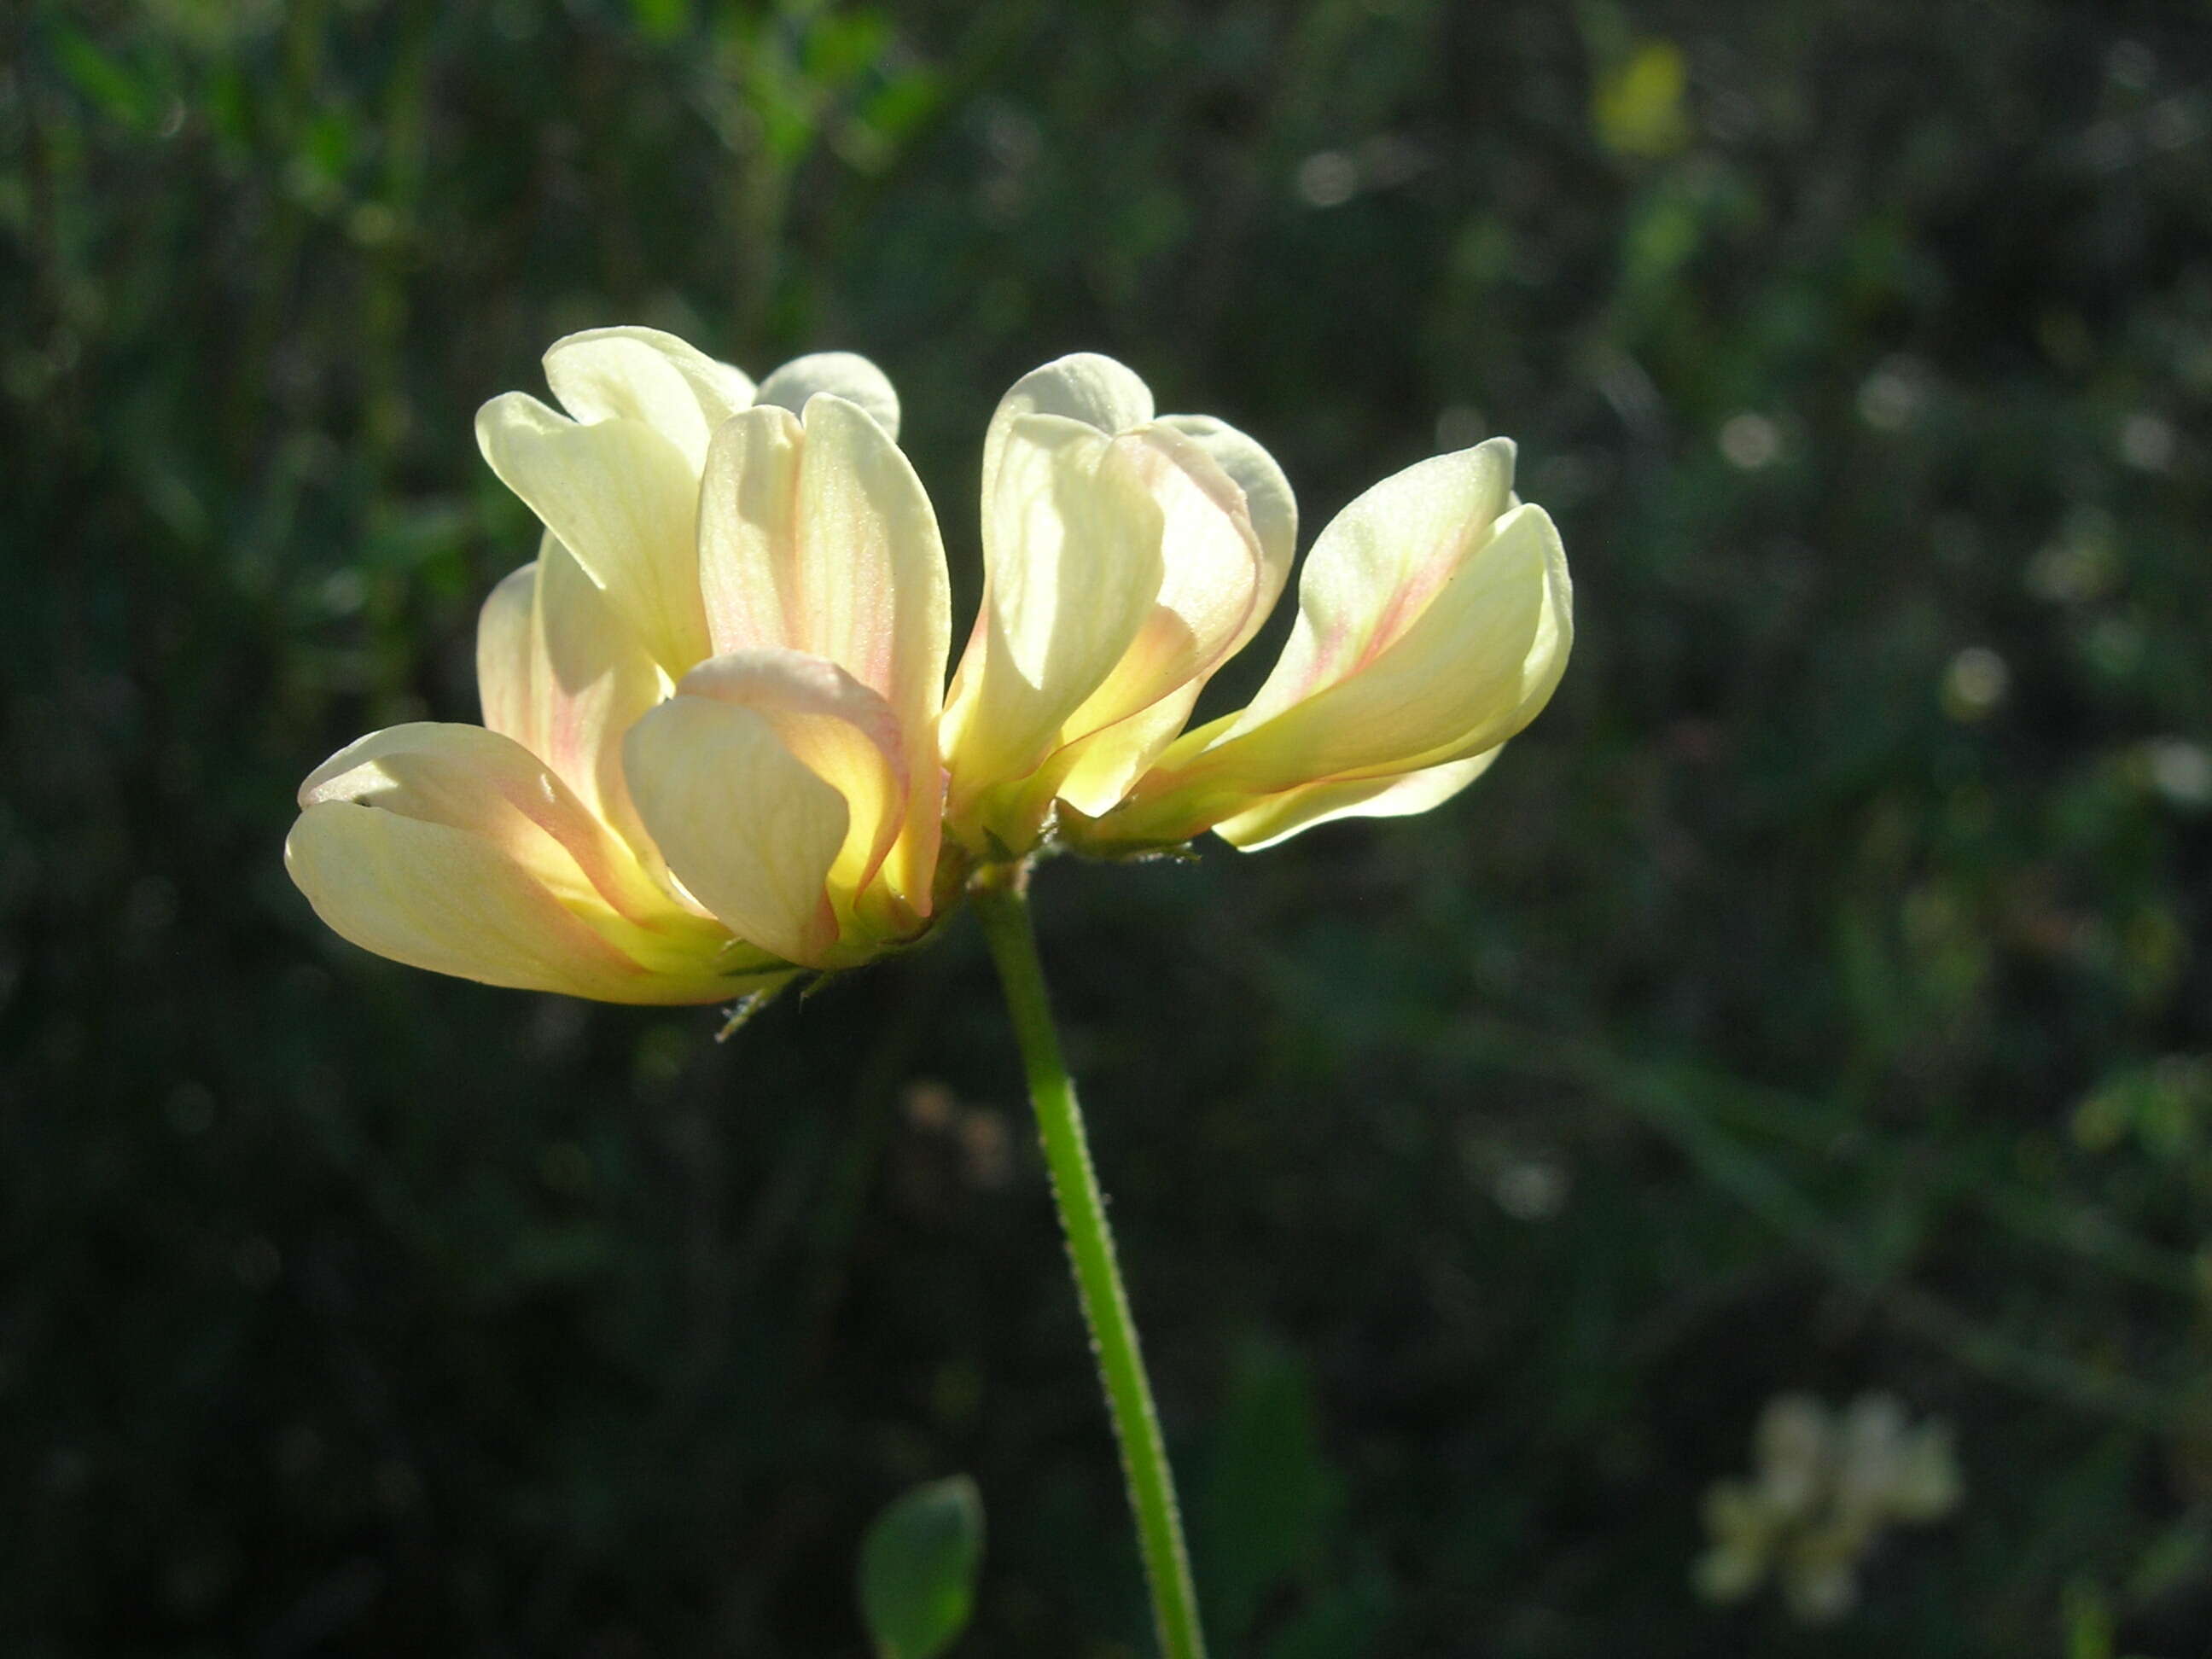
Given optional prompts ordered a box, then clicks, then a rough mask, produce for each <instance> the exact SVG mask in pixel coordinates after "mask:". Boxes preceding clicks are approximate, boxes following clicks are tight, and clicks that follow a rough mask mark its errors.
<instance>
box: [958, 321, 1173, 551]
mask: <svg viewBox="0 0 2212 1659" xmlns="http://www.w3.org/2000/svg"><path fill="white" fill-rule="evenodd" d="M1027 415H1058V416H1062V417H1064V418H1066V419H1067V420H1071V421H1080V422H1083V424H1084V425H1085V426H1088V427H1091V428H1095V429H1096V430H1097V431H1099V432H1103V433H1104V434H1105V435H1107V436H1108V437H1109V438H1110V437H1112V436H1114V435H1115V434H1116V433H1120V432H1123V431H1126V430H1127V429H1128V428H1130V427H1133V426H1135V425H1137V424H1138V423H1139V422H1142V421H1149V420H1150V419H1152V388H1150V387H1149V386H1146V384H1145V383H1144V381H1143V380H1139V378H1138V377H1137V375H1136V373H1135V372H1134V371H1133V370H1132V369H1129V368H1125V367H1124V366H1123V365H1121V364H1120V363H1118V362H1115V361H1114V359H1112V358H1111V357H1102V356H1098V355H1097V353H1096V352H1090V351H1079V352H1075V353H1073V355H1071V356H1066V357H1058V358H1055V359H1054V360H1053V361H1052V362H1048V363H1047V364H1045V365H1044V367H1043V368H1033V369H1031V370H1030V372H1029V373H1028V374H1024V375H1023V376H1022V378H1021V379H1020V380H1017V381H1015V382H1014V384H1013V385H1012V387H1010V388H1009V389H1008V390H1007V392H1006V396H1005V397H1003V398H1000V399H999V407H998V408H997V410H994V412H993V414H992V416H991V424H990V426H989V427H988V428H987V429H986V430H985V432H984V435H983V503H984V510H985V512H986V513H988V511H989V510H990V503H991V501H993V500H994V498H995V497H996V495H997V494H998V477H999V459H1000V455H1001V453H1003V452H1004V451H1005V448H1006V440H1007V438H1008V436H1009V435H1011V434H1012V430H1013V428H1014V424H1015V422H1018V421H1019V420H1020V419H1021V418H1022V417H1023V416H1027Z"/></svg>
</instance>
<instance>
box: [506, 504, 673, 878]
mask: <svg viewBox="0 0 2212 1659" xmlns="http://www.w3.org/2000/svg"><path fill="white" fill-rule="evenodd" d="M661 684H662V682H661V677H660V672H659V670H658V669H657V668H655V667H654V666H653V658H652V656H651V654H650V653H647V650H646V648H645V647H644V645H643V644H642V642H641V641H639V639H638V638H637V636H636V635H635V634H634V633H633V632H631V630H630V629H629V628H628V627H627V626H625V625H624V624H623V622H622V620H621V618H620V617H617V615H616V614H615V612H614V609H613V607H612V606H611V605H609V604H608V602H607V598H606V596H605V594H604V593H602V592H599V588H598V587H597V586H594V585H593V583H592V579H591V578H590V577H588V576H586V574H584V572H583V568H582V567H581V566H580V565H579V564H577V562H575V560H574V557H572V556H570V555H569V552H568V550H567V549H566V548H564V547H562V545H561V544H560V543H559V542H557V541H556V540H554V538H552V537H551V536H550V535H549V536H547V537H546V538H545V540H544V550H543V551H542V552H540V553H539V555H538V559H537V562H535V563H532V564H526V565H525V566H523V568H521V569H520V570H517V571H515V572H514V573H513V574H511V575H509V576H508V577H507V579H506V580H504V581H502V582H501V583H500V585H499V586H497V587H495V588H494V589H493V590H492V592H491V597H490V598H489V599H486V600H485V601H484V606H483V613H482V615H481V616H480V617H478V619H477V692H478V694H479V696H481V697H482V699H483V723H484V725H485V726H488V727H489V728H490V729H491V730H492V731H494V732H499V733H501V735H503V736H506V737H509V738H513V739H514V740H515V741H516V742H517V743H519V744H521V745H522V746H523V747H524V748H526V749H527V750H530V751H531V753H532V754H533V755H535V756H537V757H538V758H539V759H540V760H542V761H544V763H546V764H547V765H548V766H550V767H551V768H552V769H553V770H554V772H555V773H556V775H558V776H559V778H560V779H561V781H562V782H563V783H565V784H567V785H568V787H569V788H571V789H573V790H574V791H575V793H576V797H577V799H579V800H580V801H582V802H583V804H584V805H585V806H586V808H587V809H588V810H589V811H591V812H592V814H593V815H594V816H596V817H599V818H600V819H602V820H604V821H605V822H606V823H610V824H611V825H613V826H614V828H615V829H617V831H619V832H620V833H621V834H622V835H623V837H624V838H625V839H626V840H628V841H629V843H630V844H631V846H632V847H633V848H635V849H637V851H638V852H639V853H640V854H641V855H649V854H651V848H652V842H651V841H650V840H649V838H647V836H646V834H645V831H644V827H643V826H642V825H641V824H640V823H638V822H637V815H636V812H635V810H634V809H633V808H632V807H631V805H630V800H629V787H628V786H627V785H626V784H625V783H624V782H623V772H622V735H623V732H626V731H628V730H629V727H630V726H631V724H632V723H633V722H634V721H635V720H637V719H638V718H639V717H640V716H641V715H642V714H644V713H645V712H646V710H647V709H648V708H652V707H653V705H654V704H655V703H657V702H659V701H660V689H661ZM652 861H653V859H652V857H651V856H647V862H648V864H650V863H651V862H652Z"/></svg>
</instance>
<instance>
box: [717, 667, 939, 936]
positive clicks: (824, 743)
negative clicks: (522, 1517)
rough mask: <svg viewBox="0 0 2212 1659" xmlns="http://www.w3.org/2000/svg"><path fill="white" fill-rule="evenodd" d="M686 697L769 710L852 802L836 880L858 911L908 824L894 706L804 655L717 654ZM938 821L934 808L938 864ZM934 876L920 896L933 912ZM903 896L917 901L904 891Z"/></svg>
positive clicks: (833, 891) (814, 768)
mask: <svg viewBox="0 0 2212 1659" xmlns="http://www.w3.org/2000/svg"><path fill="white" fill-rule="evenodd" d="M677 692H678V696H684V697H704V698H707V699H709V700H711V701H713V702H720V703H726V704H728V705H729V706H730V707H732V708H749V709H750V710H752V711H753V712H754V713H755V714H759V715H760V716H762V717H763V719H764V720H767V721H768V723H769V728H770V729H771V730H773V731H774V732H775V735H776V738H777V740H778V741H779V742H781V744H783V746H784V747H785V748H786V749H787V750H789V751H790V752H791V754H792V755H793V757H795V758H796V759H797V760H798V761H799V763H801V764H802V765H804V766H805V768H806V769H807V770H809V771H810V772H811V773H813V774H814V775H815V776H817V778H820V779H821V780H822V781H823V782H824V783H827V784H829V786H830V787H832V788H834V789H836V791H837V793H839V794H840V795H841V796H842V797H843V798H844V801H845V806H846V811H847V813H848V823H847V827H846V833H845V840H844V843H843V845H842V847H841V848H839V850H838V854H837V859H836V863H835V864H833V865H832V866H830V870H829V876H828V878H827V879H828V882H829V889H830V897H831V902H832V903H833V905H837V906H838V907H839V908H841V911H842V910H848V909H849V908H850V905H851V901H852V899H853V897H854V895H856V894H858V893H859V892H860V890H861V889H862V888H864V887H866V885H867V884H868V883H869V882H870V881H872V880H873V879H874V878H875V876H876V873H877V872H878V870H880V869H881V868H882V867H883V865H884V860H885V859H886V858H887V857H888V856H889V855H890V851H891V847H892V844H893V842H896V840H897V839H898V836H899V833H900V831H901V829H903V828H904V827H905V826H906V820H907V802H908V794H909V791H908V762H907V757H906V751H905V744H904V741H903V734H902V732H901V730H900V726H899V721H898V717H897V716H896V714H894V713H893V711H892V709H891V707H890V704H889V703H887V702H884V700H883V698H882V697H881V696H878V694H877V693H876V692H875V691H873V690H871V689H870V688H868V687H867V686H865V685H863V684H860V682H859V681H858V680H856V679H854V678H853V677H852V676H851V675H850V674H848V673H847V672H846V671H844V670H843V669H842V668H840V667H838V666H837V665H836V664H835V663H832V662H829V661H827V660H825V659H822V658H820V657H810V656H806V655H805V654H803V653H799V652H796V651H775V650H757V651H738V652H732V653H728V654H727V655H725V656H720V657H714V658H711V659H708V661H706V662H703V663H702V664H700V665H699V666H698V667H696V668H695V669H693V670H692V671H690V673H689V674H687V675H685V676H684V683H683V684H681V685H679V686H678V687H677ZM935 822H936V814H935V813H934V812H932V813H930V814H929V815H928V823H929V828H930V831H931V835H930V851H931V853H932V854H934V852H935V835H934V829H935ZM930 862H931V864H932V865H934V862H935V860H934V856H932V859H931V860H930ZM924 873H925V883H924V889H923V890H922V892H921V894H920V895H919V897H920V899H921V904H922V907H923V910H924V912H925V913H926V912H927V902H928V893H927V883H926V877H927V872H924ZM900 896H902V897H907V896H908V893H907V892H906V890H904V889H903V888H901V889H900ZM841 919H842V917H841ZM908 920H909V921H910V920H911V918H910V917H909V918H908Z"/></svg>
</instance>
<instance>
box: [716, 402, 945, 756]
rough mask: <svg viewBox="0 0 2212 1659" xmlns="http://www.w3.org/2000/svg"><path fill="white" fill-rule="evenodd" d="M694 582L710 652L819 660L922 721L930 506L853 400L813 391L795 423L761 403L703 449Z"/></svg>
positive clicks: (941, 625)
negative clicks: (765, 651) (706, 620)
mask: <svg viewBox="0 0 2212 1659" xmlns="http://www.w3.org/2000/svg"><path fill="white" fill-rule="evenodd" d="M699 541H700V560H701V581H702V586H703V588H704V590H705V593H706V597H707V606H708V615H709V617H710V618H711V623H712V633H713V636H714V645H715V647H716V649H717V650H718V651H720V652H728V651H738V650H745V649H750V648H753V647H779V648H781V649H785V650H791V651H802V652H805V653H808V654H810V655H812V656H817V657H825V658H827V659H829V660H830V661H831V662H834V663H836V665H838V666H839V667H841V668H842V669H844V670H845V671H847V672H848V673H850V674H851V675H853V676H854V678H856V679H858V680H860V683H861V684H864V685H866V686H868V687H870V688H871V689H872V690H875V691H877V692H878V693H879V694H880V695H881V696H883V697H884V699H885V700H886V701H888V702H890V705H891V706H892V708H894V709H896V711H897V712H898V715H899V719H900V722H901V724H902V726H903V727H904V728H905V729H906V731H907V732H908V734H909V742H912V741H914V740H915V738H916V737H917V736H918V735H919V734H920V733H921V732H925V731H927V729H928V728H929V727H931V726H932V725H933V722H934V720H935V717H936V714H937V709H938V703H939V697H940V696H941V694H942V688H943V686H944V684H945V657H946V655H947V653H948V650H949V647H950V641H951V625H952V624H951V604H952V602H951V589H950V583H949V581H948V579H947V576H946V574H945V547H944V543H943V542H942V540H941V539H940V538H939V535H938V530H937V516H936V514H935V513H934V512H933V510H932V509H931V507H930V504H929V497H928V495H927V493H926V492H925V491H924V490H923V489H922V487H921V480H920V479H919V478H918V477H915V471H914V468H913V467H912V465H909V464H908V461H907V459H906V457H905V456H904V455H902V453H900V452H899V449H898V447H897V445H896V444H894V443H893V442H892V441H890V437H889V436H888V435H886V434H885V433H884V429H883V428H882V427H881V426H879V425H878V423H877V422H875V421H874V420H873V419H872V418H871V417H870V416H868V414H867V413H866V411H865V410H862V409H860V407H859V406H858V405H857V404H852V403H848V402H847V401H846V400H844V399H843V398H838V397H834V396H829V395H827V394H823V395H817V397H815V398H812V399H811V400H810V401H809V403H808V404H807V405H806V413H805V421H804V422H803V423H802V422H799V420H797V419H794V418H793V416H791V415H790V414H789V413H788V412H787V411H786V410H782V409H781V408H778V407H775V406H772V405H763V407H761V408H758V409H755V410H750V411H748V412H746V413H745V414H744V415H742V416H738V418H736V419H734V420H732V421H731V422H729V423H728V424H727V425H726V427H725V428H723V430H722V431H721V432H720V434H718V435H716V438H715V441H714V447H713V448H712V450H711V451H710V453H709V454H708V463H707V477H706V483H705V486H704V491H703V494H702V498H701V502H700V518H699Z"/></svg>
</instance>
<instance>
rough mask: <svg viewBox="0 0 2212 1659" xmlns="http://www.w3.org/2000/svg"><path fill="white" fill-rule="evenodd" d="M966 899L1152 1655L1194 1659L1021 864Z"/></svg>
mask: <svg viewBox="0 0 2212 1659" xmlns="http://www.w3.org/2000/svg"><path fill="white" fill-rule="evenodd" d="M969 892H970V894H971V896H973V899H974V902H975V915H976V919H977V920H978V921H980V922H981V924H982V927H983V937H984V938H985V939H986V940H987V941H988V943H989V945H990V950H991V958H992V960H993V961H994V963H996V964H997V966H998V970H999V981H1000V986H1001V987H1003V989H1004V991H1005V993H1006V1012H1007V1014H1008V1015H1009V1016H1010V1017H1011V1018H1012V1021H1013V1026H1014V1036H1015V1039H1016V1041H1017V1042H1018V1044H1019V1046H1020V1048H1021V1052H1022V1067H1023V1070H1024V1073H1026V1075H1027V1077H1028V1080H1029V1090H1030V1103H1031V1104H1032V1105H1033V1106H1034V1107H1035V1108H1036V1120H1037V1136H1038V1139H1040V1140H1041V1141H1042V1143H1043V1146H1044V1157H1045V1165H1046V1168H1047V1169H1048V1170H1049V1171H1050V1175H1051V1180H1052V1194H1053V1199H1054V1203H1055V1204H1056V1205H1057V1206H1058V1208H1059V1211H1060V1226H1061V1230H1062V1231H1063V1232H1064V1233H1065V1234H1066V1239H1067V1256H1068V1261H1069V1264H1070V1266H1071V1267H1073V1271H1074V1275H1075V1291H1076V1297H1077V1300H1078V1301H1079V1302H1080V1303H1081V1304H1082V1306H1083V1318H1084V1322H1085V1324H1086V1325H1087V1326H1088V1327H1089V1328H1090V1331H1091V1348H1092V1352H1094V1353H1095V1354H1096V1355H1097V1362H1098V1376H1099V1380H1100V1382H1101V1383H1103V1384H1104V1386H1105V1391H1106V1405H1107V1409H1108V1412H1109V1415H1110V1416H1111V1417H1112V1419H1113V1421H1114V1435H1115V1439H1116V1440H1117V1441H1118V1442H1119V1443H1120V1444H1121V1476H1122V1480H1123V1482H1124V1484H1125V1485H1126V1486H1127V1488H1128V1492H1129V1508H1130V1510H1131V1511H1132V1512H1133V1515H1134V1516H1135V1518H1136V1523H1137V1543H1138V1547H1139V1551H1140V1552H1141V1553H1142V1554H1143V1557H1144V1563H1145V1579H1146V1584H1147V1585H1148V1586H1149V1588H1150V1589H1151V1592H1152V1618H1153V1621H1154V1623H1155V1625H1156V1626H1158V1632H1159V1640H1160V1650H1161V1652H1162V1654H1163V1655H1164V1659H1204V1656H1205V1653H1206V1643H1205V1638H1204V1637H1203V1635H1202V1634H1201V1633H1200V1629H1199V1622H1198V1597H1197V1592H1196V1590H1195V1589H1194V1587H1193V1585H1192V1583H1191V1576H1190V1558H1189V1554H1188V1551H1187V1550H1186V1549H1185V1548H1184V1546H1183V1536H1182V1515H1181V1513H1180V1511H1179V1510H1177V1508H1176V1495H1175V1477H1174V1475H1173V1474H1172V1473H1171V1472H1170V1469H1169V1467H1168V1454H1167V1445H1166V1443H1165V1441H1164V1439H1163V1438H1162V1437H1161V1434H1160V1419H1159V1413H1158V1410H1157V1409H1156V1408H1155V1407H1154V1406H1153V1404H1152V1382H1151V1379H1150V1378H1149V1377H1148V1376H1146V1372H1145V1359H1144V1354H1143V1352H1142V1351H1141V1349H1140V1348H1139V1346H1138V1341H1137V1325H1136V1321H1135V1320H1134V1319H1133V1317H1132V1316H1131V1315H1130V1312H1129V1297H1128V1293H1127V1291H1126V1290H1124V1289H1123V1288H1122V1284H1121V1265H1120V1263H1119V1262H1118V1261H1116V1259H1115V1254H1114V1234H1113V1231H1112V1229H1111V1228H1110V1227H1109V1226H1108V1225H1107V1221H1106V1199H1105V1194H1103V1193H1102V1192H1100V1191H1099V1188H1098V1176H1097V1171H1096V1170H1094V1169H1093V1168H1092V1166H1091V1143H1090V1139H1089V1138H1088V1137H1087V1136H1086V1135H1085V1133H1084V1127H1083V1112H1082V1109H1081V1108H1080V1107H1079V1105H1078V1104H1077V1103H1076V1098H1075V1084H1074V1080H1073V1079H1072V1078H1071V1077H1070V1076H1069V1075H1068V1070H1067V1061H1066V1058H1065V1057H1064V1056H1063V1055H1062V1054H1061V1053H1060V1036H1059V1033H1058V1031H1057V1030H1055V1029H1054V1024H1053V1019H1052V1007H1051V1004H1050V1000H1049V999H1048V996H1047V994H1046V991H1045V982H1044V967H1043V964H1042V963H1041V962H1040V961H1039V960H1038V958H1037V949H1036V928H1035V927H1033V926H1032V924H1031V922H1030V906H1029V866H1028V865H1027V864H1026V863H1019V864H994V865H990V866H986V867H985V868H984V869H983V870H981V871H980V872H978V873H977V874H976V876H975V878H974V879H973V881H972V882H971V884H970V886H969Z"/></svg>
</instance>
